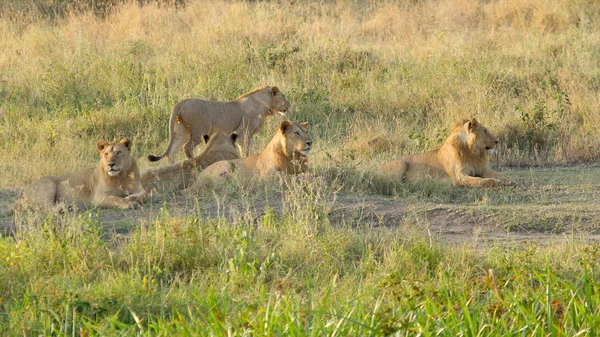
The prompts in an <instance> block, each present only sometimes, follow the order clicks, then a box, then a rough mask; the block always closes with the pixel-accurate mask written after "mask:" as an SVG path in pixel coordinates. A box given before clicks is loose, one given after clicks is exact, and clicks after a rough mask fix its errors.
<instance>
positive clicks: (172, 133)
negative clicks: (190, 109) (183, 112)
mask: <svg viewBox="0 0 600 337" xmlns="http://www.w3.org/2000/svg"><path fill="white" fill-rule="evenodd" d="M178 117H179V104H177V105H175V107H173V111H172V112H171V118H170V119H169V144H168V145H167V149H166V150H165V152H164V153H163V154H161V155H160V156H155V155H153V154H151V155H149V156H148V160H149V161H151V162H155V161H159V160H161V159H163V158H164V157H165V156H166V155H167V154H168V153H169V151H170V150H171V147H173V140H174V138H175V123H176V122H177V118H178Z"/></svg>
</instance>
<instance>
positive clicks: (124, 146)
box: [96, 138, 133, 177]
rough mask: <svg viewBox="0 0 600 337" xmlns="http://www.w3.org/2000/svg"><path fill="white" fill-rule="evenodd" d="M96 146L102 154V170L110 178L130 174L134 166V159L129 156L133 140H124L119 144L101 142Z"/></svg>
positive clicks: (115, 142)
mask: <svg viewBox="0 0 600 337" xmlns="http://www.w3.org/2000/svg"><path fill="white" fill-rule="evenodd" d="M96 146H97V147H98V151H99V152H100V168H101V169H102V171H104V172H105V173H106V174H108V175H109V176H110V177H115V176H118V175H119V174H121V173H124V174H128V172H129V169H130V168H131V165H132V161H133V160H132V158H131V156H130V155H129V150H130V149H131V140H129V138H123V139H121V140H120V141H119V142H117V141H113V142H110V143H109V142H107V141H104V140H101V141H99V142H98V143H97V144H96Z"/></svg>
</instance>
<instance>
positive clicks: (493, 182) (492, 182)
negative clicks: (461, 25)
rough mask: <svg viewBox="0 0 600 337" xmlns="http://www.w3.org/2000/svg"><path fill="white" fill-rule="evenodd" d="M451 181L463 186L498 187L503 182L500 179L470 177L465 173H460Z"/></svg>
mask: <svg viewBox="0 0 600 337" xmlns="http://www.w3.org/2000/svg"><path fill="white" fill-rule="evenodd" d="M453 182H454V184H455V185H459V186H465V187H498V186H501V185H502V184H503V183H502V180H500V179H496V178H479V177H472V176H469V175H466V174H460V175H459V176H458V178H457V179H454V180H453Z"/></svg>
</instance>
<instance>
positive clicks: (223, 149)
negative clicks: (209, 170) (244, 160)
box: [196, 132, 240, 167]
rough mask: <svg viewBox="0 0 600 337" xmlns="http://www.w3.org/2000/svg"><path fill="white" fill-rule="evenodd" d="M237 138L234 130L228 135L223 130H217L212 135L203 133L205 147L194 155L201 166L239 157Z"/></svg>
mask: <svg viewBox="0 0 600 337" xmlns="http://www.w3.org/2000/svg"><path fill="white" fill-rule="evenodd" d="M237 138H238V135H237V134H236V133H235V132H234V133H232V134H230V135H228V134H226V133H224V132H217V133H215V134H214V135H212V136H208V135H204V141H205V142H206V143H207V145H206V149H205V150H204V152H202V154H200V155H199V156H198V157H196V161H197V162H198V163H199V164H200V166H201V167H207V166H209V165H211V164H212V163H215V162H217V161H220V160H231V159H237V158H239V157H240V151H239V149H238V147H237V143H236V140H237Z"/></svg>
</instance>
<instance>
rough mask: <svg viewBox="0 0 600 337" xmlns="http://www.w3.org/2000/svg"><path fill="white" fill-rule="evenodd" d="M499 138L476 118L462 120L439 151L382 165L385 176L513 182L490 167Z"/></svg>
mask: <svg viewBox="0 0 600 337" xmlns="http://www.w3.org/2000/svg"><path fill="white" fill-rule="evenodd" d="M497 143H498V139H497V138H496V137H495V136H494V135H492V134H491V133H490V132H489V131H488V129H487V128H485V127H484V126H483V125H481V124H480V123H479V122H478V121H477V120H476V119H475V118H473V119H472V120H466V119H465V120H462V121H460V122H458V123H456V125H455V126H454V130H453V131H452V133H451V134H450V136H449V137H448V138H447V139H446V141H445V142H444V144H443V145H442V147H441V148H440V149H438V150H434V151H429V152H425V153H419V154H413V155H410V156H406V157H404V158H400V159H396V160H393V161H391V162H389V163H386V164H384V165H382V166H381V167H380V169H379V172H380V174H381V175H382V176H384V177H388V178H391V179H395V180H409V181H410V180H415V179H417V178H419V177H430V178H434V179H443V178H448V177H450V179H451V180H452V183H453V184H454V185H458V186H468V187H496V186H500V185H512V184H514V183H513V182H512V181H510V180H509V179H506V178H504V177H503V176H501V175H500V174H499V173H498V172H496V171H494V170H492V169H490V167H489V163H488V157H487V154H488V153H491V152H493V151H494V149H495V148H496V144H497Z"/></svg>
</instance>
